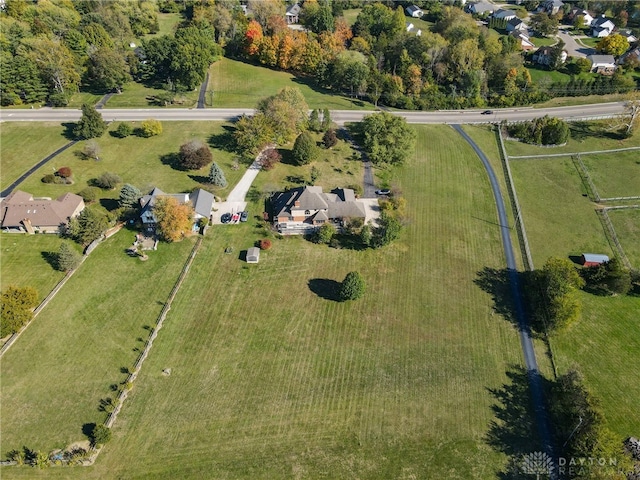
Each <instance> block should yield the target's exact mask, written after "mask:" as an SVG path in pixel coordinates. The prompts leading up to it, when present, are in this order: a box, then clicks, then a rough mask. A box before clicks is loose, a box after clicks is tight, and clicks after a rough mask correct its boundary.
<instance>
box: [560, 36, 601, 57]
mask: <svg viewBox="0 0 640 480" xmlns="http://www.w3.org/2000/svg"><path fill="white" fill-rule="evenodd" d="M558 37H559V38H560V39H562V41H563V42H564V44H565V47H564V49H565V50H566V51H567V53H568V54H569V56H570V57H573V58H586V57H587V55H591V54H593V53H595V52H596V50H595V49H594V48H589V47H585V46H583V45H580V44H579V43H578V42H576V39H575V37H574V36H573V35H570V34H568V33H562V30H561V31H560V32H558ZM585 38H586V37H585Z"/></svg>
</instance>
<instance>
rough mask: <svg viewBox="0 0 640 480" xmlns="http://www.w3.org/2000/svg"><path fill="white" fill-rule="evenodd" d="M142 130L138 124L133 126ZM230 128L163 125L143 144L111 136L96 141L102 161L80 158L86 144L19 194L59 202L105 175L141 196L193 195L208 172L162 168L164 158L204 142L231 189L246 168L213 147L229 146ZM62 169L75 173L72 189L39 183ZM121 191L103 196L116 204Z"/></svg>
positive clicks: (61, 158) (54, 163) (36, 175)
mask: <svg viewBox="0 0 640 480" xmlns="http://www.w3.org/2000/svg"><path fill="white" fill-rule="evenodd" d="M135 126H139V124H134V127H135ZM225 127H227V128H228V127H229V125H226V124H222V123H219V122H164V123H163V133H162V134H161V135H159V136H157V137H151V138H140V137H137V136H133V135H132V136H130V137H127V138H115V137H113V136H112V135H110V134H109V133H105V134H104V136H102V137H101V138H99V139H97V143H98V145H99V146H100V148H101V152H100V161H95V160H84V159H82V158H80V157H79V156H78V152H80V151H82V148H83V147H84V142H80V143H78V144H77V145H76V146H74V147H73V148H70V149H69V150H66V151H65V152H64V153H62V154H61V155H59V156H58V157H56V158H55V159H53V160H52V161H51V162H50V163H49V164H47V165H45V166H43V167H42V168H41V169H39V170H38V171H37V172H35V173H34V174H33V175H31V176H30V177H29V178H28V179H27V180H26V181H25V182H24V183H23V184H22V185H21V187H20V188H21V189H22V190H25V191H27V192H30V193H33V194H34V195H37V196H48V197H52V198H53V197H57V196H59V195H61V194H63V193H65V192H73V193H77V192H79V191H80V190H82V189H83V188H86V187H87V185H89V183H90V181H91V180H92V179H94V178H96V177H98V176H99V175H101V174H102V173H104V172H113V173H116V174H118V175H120V177H121V178H122V180H123V182H125V183H131V184H133V185H136V186H137V187H138V188H140V189H141V190H143V191H145V190H150V189H151V188H152V187H153V186H157V187H160V188H161V189H162V190H163V191H165V192H189V191H191V190H193V189H194V188H197V187H200V186H207V185H206V184H203V183H201V182H202V180H205V178H204V177H206V176H207V175H208V172H209V167H208V166H207V167H204V168H203V169H201V170H198V171H187V172H185V171H181V170H176V169H175V168H173V167H172V166H171V165H170V164H166V160H165V161H164V162H163V157H164V156H166V155H167V154H170V153H177V152H178V151H179V149H180V145H181V144H183V143H184V142H186V141H188V140H190V139H193V138H197V139H200V140H202V141H204V142H211V144H212V145H213V146H214V148H213V157H214V160H215V161H216V162H217V163H218V164H219V165H220V166H221V167H222V169H223V170H224V172H225V175H226V177H227V180H228V181H229V183H230V184H231V185H233V184H234V183H235V182H236V181H237V180H238V179H239V178H240V177H241V176H242V174H243V172H244V167H241V168H240V169H239V170H232V168H231V167H232V164H233V158H234V156H233V154H232V153H230V152H228V151H225V150H222V149H220V148H215V145H218V144H220V143H225V142H227V141H228V135H229V134H228V132H227V130H225ZM110 128H111V130H113V129H115V128H117V122H116V123H114V124H112V125H111V127H110ZM62 166H68V167H70V168H71V170H72V172H73V178H74V182H75V183H74V184H73V185H54V184H44V183H42V182H41V179H42V177H43V176H44V175H45V174H46V173H50V172H52V171H53V170H54V169H57V168H60V167H62ZM230 189H231V187H227V188H224V189H221V188H217V189H215V194H216V195H219V196H226V195H227V193H228V192H229V191H230ZM118 193H119V189H116V190H113V191H102V192H101V196H102V197H104V198H117V196H118Z"/></svg>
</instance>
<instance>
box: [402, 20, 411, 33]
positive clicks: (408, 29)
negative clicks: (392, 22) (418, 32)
mask: <svg viewBox="0 0 640 480" xmlns="http://www.w3.org/2000/svg"><path fill="white" fill-rule="evenodd" d="M404 29H405V31H406V32H407V33H409V32H410V31H411V30H413V23H410V22H405V23H404Z"/></svg>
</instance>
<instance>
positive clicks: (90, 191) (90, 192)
mask: <svg viewBox="0 0 640 480" xmlns="http://www.w3.org/2000/svg"><path fill="white" fill-rule="evenodd" d="M78 195H80V196H81V197H82V200H84V203H85V204H89V203H93V202H95V201H96V198H97V196H98V195H97V194H96V189H95V188H93V187H87V188H83V189H82V190H80V191H79V192H78Z"/></svg>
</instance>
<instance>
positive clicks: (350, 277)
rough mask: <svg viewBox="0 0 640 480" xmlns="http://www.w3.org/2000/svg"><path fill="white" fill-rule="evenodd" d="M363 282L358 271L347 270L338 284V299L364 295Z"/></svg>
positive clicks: (350, 298)
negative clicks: (340, 283)
mask: <svg viewBox="0 0 640 480" xmlns="http://www.w3.org/2000/svg"><path fill="white" fill-rule="evenodd" d="M364 291H365V283H364V279H363V278H362V275H360V274H359V273H358V272H349V273H347V276H346V277H345V278H344V280H343V282H342V285H340V292H339V298H340V301H342V302H345V301H347V300H357V299H358V298H360V297H361V296H362V295H364Z"/></svg>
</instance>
